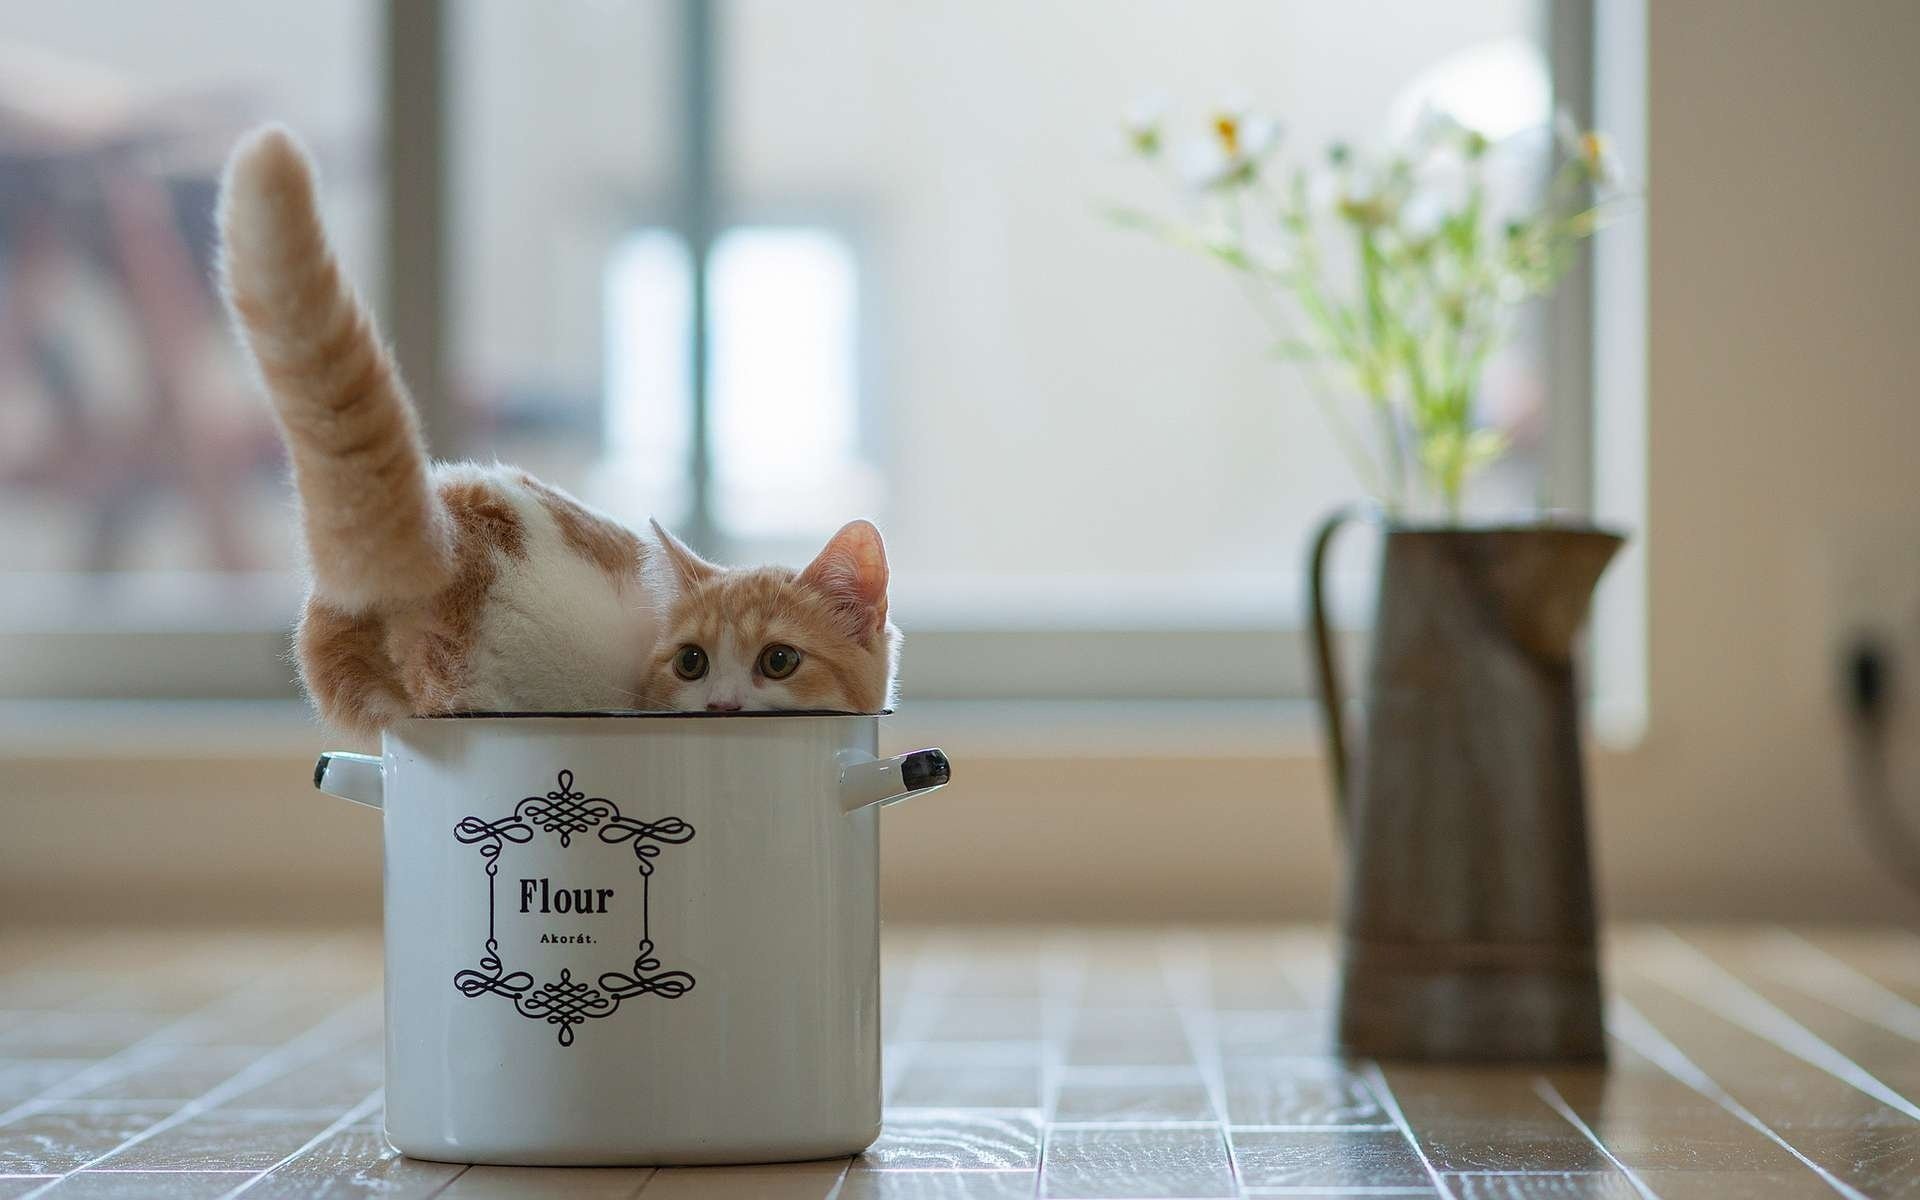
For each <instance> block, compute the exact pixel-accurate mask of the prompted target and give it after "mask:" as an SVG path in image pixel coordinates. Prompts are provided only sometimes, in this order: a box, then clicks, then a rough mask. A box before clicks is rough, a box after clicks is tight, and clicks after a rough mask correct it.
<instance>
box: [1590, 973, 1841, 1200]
mask: <svg viewBox="0 0 1920 1200" xmlns="http://www.w3.org/2000/svg"><path fill="white" fill-rule="evenodd" d="M1607 1030H1608V1032H1610V1033H1611V1034H1613V1036H1614V1037H1617V1038H1619V1039H1620V1040H1621V1041H1622V1042H1625V1043H1626V1044H1627V1045H1628V1046H1630V1047H1632V1049H1633V1051H1634V1052H1635V1053H1636V1054H1638V1055H1640V1056H1641V1057H1642V1058H1644V1059H1646V1060H1647V1061H1649V1062H1651V1063H1653V1064H1654V1065H1655V1066H1657V1067H1659V1068H1660V1069H1661V1070H1663V1071H1665V1072H1666V1073H1667V1074H1668V1075H1671V1076H1672V1077H1673V1078H1675V1079H1677V1080H1679V1081H1680V1082H1681V1083H1684V1084H1686V1085H1687V1086H1688V1087H1690V1088H1692V1089H1693V1090H1694V1091H1696V1092H1698V1093H1700V1094H1701V1095H1702V1096H1705V1097H1706V1098H1707V1099H1709V1100H1711V1101H1713V1102H1714V1103H1715V1104H1718V1105H1719V1106H1720V1107H1721V1108H1723V1109H1725V1110H1727V1111H1728V1112H1730V1113H1732V1114H1733V1115H1734V1116H1735V1117H1737V1118H1739V1119H1740V1120H1741V1121H1742V1122H1743V1123H1745V1124H1746V1125H1748V1126H1750V1127H1751V1128H1753V1129H1755V1130H1758V1131H1759V1132H1760V1133H1761V1134H1762V1135H1764V1136H1765V1137H1766V1139H1767V1140H1768V1141H1770V1142H1772V1143H1773V1144H1774V1145H1776V1146H1779V1147H1780V1148H1781V1149H1782V1150H1785V1151H1786V1152H1787V1153H1788V1154H1791V1155H1793V1157H1794V1158H1796V1159H1798V1160H1799V1161H1800V1162H1801V1163H1803V1164H1805V1165H1806V1167H1807V1169H1808V1170H1810V1171H1812V1172H1813V1173H1814V1174H1815V1175H1817V1176H1819V1177H1820V1179H1821V1180H1822V1181H1823V1182H1825V1183H1826V1184H1827V1186H1828V1187H1831V1188H1832V1189H1833V1190H1834V1191H1836V1192H1838V1193H1840V1194H1841V1195H1842V1196H1845V1197H1847V1200H1868V1197H1867V1196H1866V1195H1865V1194H1864V1193H1863V1192H1861V1191H1860V1190H1859V1189H1858V1188H1856V1187H1854V1186H1853V1185H1852V1184H1850V1183H1848V1182H1847V1181H1846V1180H1844V1179H1841V1178H1840V1177H1839V1176H1837V1175H1835V1174H1834V1173H1833V1172H1831V1171H1829V1170H1827V1169H1826V1168H1825V1167H1823V1166H1821V1165H1820V1164H1819V1163H1817V1162H1815V1161H1813V1160H1812V1159H1811V1158H1808V1157H1807V1156H1806V1155H1805V1154H1802V1153H1801V1152H1800V1150H1799V1148H1798V1147H1796V1146H1795V1145H1794V1144H1793V1143H1791V1142H1789V1141H1788V1140H1787V1139H1786V1138H1784V1137H1782V1136H1781V1135H1780V1134H1779V1133H1778V1132H1776V1131H1775V1130H1774V1128H1773V1127H1772V1126H1770V1125H1768V1124H1767V1123H1766V1122H1765V1121H1762V1120H1761V1119H1760V1117H1759V1115H1758V1114H1756V1113H1755V1112H1754V1111H1753V1110H1752V1109H1750V1108H1748V1107H1747V1106H1746V1105H1744V1104H1742V1103H1740V1101H1739V1100H1737V1099H1736V1098H1735V1097H1734V1096H1733V1094H1732V1093H1731V1092H1729V1091H1727V1090H1726V1089H1725V1088H1723V1087H1721V1086H1720V1085H1719V1084H1718V1083H1715V1082H1714V1080H1713V1077H1712V1076H1711V1075H1708V1074H1707V1073H1706V1071H1705V1070H1704V1069H1702V1068H1701V1067H1700V1065H1699V1064H1698V1063H1696V1062H1694V1061H1693V1060H1692V1059H1690V1058H1688V1057H1687V1054H1686V1051H1684V1050H1682V1049H1680V1047H1679V1046H1677V1045H1675V1044H1674V1043H1673V1042H1672V1041H1671V1040H1670V1039H1669V1038H1668V1037H1667V1036H1666V1035H1665V1034H1663V1033H1661V1032H1660V1030H1659V1029H1658V1028H1656V1027H1655V1026H1654V1024H1653V1022H1651V1021H1649V1020H1648V1019H1647V1018H1646V1016H1645V1015H1643V1014H1642V1013H1641V1012H1640V1010H1639V1009H1636V1008H1635V1007H1634V1006H1633V1005H1632V1004H1631V1003H1629V1002H1628V1001H1627V1000H1626V999H1625V998H1624V997H1622V996H1619V995H1615V996H1614V998H1613V1003H1612V1004H1611V1005H1610V1006H1609V1010H1608V1014H1607Z"/></svg>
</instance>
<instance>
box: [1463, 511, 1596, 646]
mask: <svg viewBox="0 0 1920 1200" xmlns="http://www.w3.org/2000/svg"><path fill="white" fill-rule="evenodd" d="M1625 542H1626V539H1625V538H1623V537H1622V536H1620V535H1619V534H1617V533H1613V532H1611V531H1609V530H1604V529H1596V528H1591V527H1577V526H1567V527H1559V526H1553V525H1546V526H1538V527H1534V528H1527V529H1510V530H1495V531H1489V536H1487V537H1484V538H1464V539H1459V540H1457V541H1456V542H1455V543H1454V545H1453V550H1454V552H1455V553H1456V554H1458V555H1461V556H1462V557H1463V558H1464V559H1466V560H1467V561H1463V562H1462V564H1461V565H1462V567H1463V568H1465V571H1464V573H1465V574H1466V575H1467V576H1468V577H1469V578H1476V577H1477V578H1478V579H1479V580H1481V581H1482V586H1484V587H1485V588H1486V590H1487V594H1488V597H1489V599H1490V600H1491V601H1492V604H1491V607H1492V609H1493V611H1494V613H1495V614H1496V615H1497V616H1498V618H1499V620H1500V623H1501V625H1502V626H1503V627H1504V628H1505V629H1506V631H1507V633H1508V635H1509V636H1510V637H1512V638H1513V640H1514V641H1516V642H1517V643H1519V644H1520V646H1521V647H1523V648H1524V649H1525V650H1526V652H1527V653H1528V654H1529V655H1530V656H1531V657H1533V658H1535V659H1537V660H1540V661H1542V662H1552V663H1562V662H1566V661H1568V660H1569V659H1571V658H1572V656H1573V641H1574V636H1575V635H1576V634H1577V633H1578V632H1579V631H1580V626H1581V625H1582V624H1584V623H1585V621H1586V619H1587V610H1588V609H1589V608H1591V607H1592V605H1593V592H1594V589H1595V588H1596V587H1597V586H1599V583H1600V577H1601V575H1602V574H1604V573H1605V572H1606V569H1607V564H1609V563H1611V562H1612V561H1613V557H1614V555H1615V554H1617V553H1619V550H1620V547H1621V546H1622V545H1624V544H1625Z"/></svg>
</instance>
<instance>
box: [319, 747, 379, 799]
mask: <svg viewBox="0 0 1920 1200" xmlns="http://www.w3.org/2000/svg"><path fill="white" fill-rule="evenodd" d="M313 786H314V787H317V788H319V789H320V790H321V791H323V792H325V793H326V794H327V795H329V796H338V797H340V799H342V800H351V801H353V802H354V803H355V804H364V805H366V806H367V807H368V808H379V807H380V806H381V801H382V799H383V796H382V792H383V790H384V789H383V788H382V787H381V784H380V756H379V755H377V754H349V753H347V752H346V751H345V750H329V751H327V752H326V753H325V754H322V755H321V756H320V761H319V762H317V763H315V764H313Z"/></svg>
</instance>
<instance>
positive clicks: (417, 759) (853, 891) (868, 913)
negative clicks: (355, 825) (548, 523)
mask: <svg viewBox="0 0 1920 1200" xmlns="http://www.w3.org/2000/svg"><path fill="white" fill-rule="evenodd" d="M877 734H878V719H877V718H876V717H874V716H867V715H859V716H856V715H844V714H833V713H818V714H816V713H806V714H790V713H778V714H775V713H767V714H758V713H742V714H724V715H718V714H716V715H708V714H704V713H698V714H695V713H687V714H679V713H675V714H652V713H649V714H628V713H609V714H578V715H576V714H551V715H538V714H514V715H490V714H489V715H476V716H458V717H441V718H421V719H416V720H410V721H405V722H402V723H400V724H399V725H397V726H395V727H394V728H393V729H391V730H389V731H388V732H387V734H386V735H385V738H384V739H383V743H382V753H381V755H380V756H379V757H378V758H374V757H372V756H369V755H359V754H325V755H322V756H321V758H320V762H319V765H318V766H317V767H316V769H315V771H314V783H315V786H317V787H319V788H320V790H322V791H324V792H327V793H329V794H332V795H335V796H340V797H343V798H345V799H348V800H353V801H356V802H358V803H361V804H367V805H371V806H373V807H376V808H379V809H381V810H382V812H383V816H384V822H385V837H386V1001H387V1006H386V1007H387V1078H386V1104H387V1108H386V1132H387V1139H388V1140H389V1141H390V1142H392V1143H393V1145H394V1146H395V1147H396V1148H398V1149H399V1150H400V1151H402V1152H403V1153H405V1154H409V1155H412V1156H414V1157H416V1158H428V1159H439V1160H443V1161H450V1162H466V1163H509V1164H529V1165H549V1166H587V1165H659V1164H668V1163H751V1162H776V1161H784V1160H793V1159H806V1158H827V1157H835V1156H840V1155H846V1154H854V1153H858V1152H859V1151H860V1150H863V1149H865V1148H866V1147H867V1146H868V1145H869V1144H871V1143H872V1141H873V1139H874V1138H875V1137H877V1136H878V1135H879V1132H880V955H879V909H878V906H877V894H876V893H877V884H878V878H877V876H878V866H879V836H878V835H879V830H878V821H877V816H878V813H879V809H880V807H881V806H882V805H886V804H891V803H893V802H895V801H897V800H901V799H904V798H906V797H907V796H909V795H913V794H915V793H917V792H924V791H930V790H932V789H934V788H937V787H940V786H941V785H943V784H945V783H946V782H947V778H948V774H949V769H948V765H947V760H946V756H945V755H944V754H942V753H941V752H940V751H938V750H920V751H916V752H914V753H912V754H903V755H900V756H898V757H895V758H886V759H882V758H878V757H876V755H875V746H876V739H877Z"/></svg>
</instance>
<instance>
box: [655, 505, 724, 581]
mask: <svg viewBox="0 0 1920 1200" xmlns="http://www.w3.org/2000/svg"><path fill="white" fill-rule="evenodd" d="M648 524H650V525H652V526H653V535H654V536H655V537H657V538H659V539H660V549H661V550H662V551H663V552H664V553H665V554H666V558H667V563H668V565H669V566H671V567H672V568H673V574H674V578H676V579H678V580H679V581H680V586H681V587H683V588H684V587H691V586H693V585H694V584H697V583H703V582H705V581H706V580H708V579H711V578H713V577H714V576H715V575H717V574H719V573H720V568H719V567H716V566H714V565H713V564H712V563H710V562H708V561H707V560H706V559H704V558H701V557H700V556H699V555H698V554H695V553H694V552H693V551H692V550H690V549H688V548H687V544H686V543H685V542H683V541H681V540H680V539H679V538H677V537H675V536H673V535H672V534H670V533H668V532H667V530H666V527H665V526H663V525H661V524H660V522H658V521H650V522H648Z"/></svg>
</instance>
